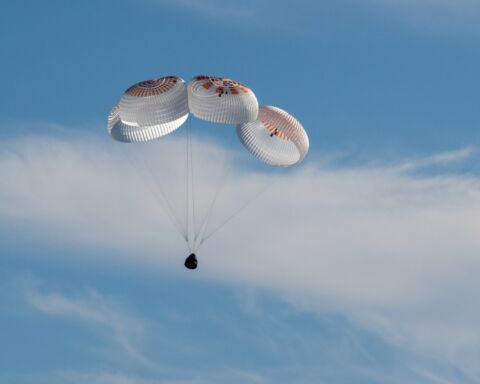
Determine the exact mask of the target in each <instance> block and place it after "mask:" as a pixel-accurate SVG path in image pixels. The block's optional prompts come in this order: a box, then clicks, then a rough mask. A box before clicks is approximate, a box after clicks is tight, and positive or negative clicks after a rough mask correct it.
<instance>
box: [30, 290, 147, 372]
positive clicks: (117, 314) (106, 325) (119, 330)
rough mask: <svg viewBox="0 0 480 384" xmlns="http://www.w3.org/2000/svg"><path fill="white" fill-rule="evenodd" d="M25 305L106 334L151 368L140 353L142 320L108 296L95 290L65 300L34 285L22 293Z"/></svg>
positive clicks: (117, 345) (135, 359) (134, 358)
mask: <svg viewBox="0 0 480 384" xmlns="http://www.w3.org/2000/svg"><path fill="white" fill-rule="evenodd" d="M25 294H26V298H27V301H28V303H29V304H30V305H31V306H32V307H34V308H35V309H37V310H39V311H41V312H44V313H46V314H49V315H53V316H62V317H69V318H72V319H74V320H77V321H81V322H84V323H87V324H89V325H94V326H97V327H100V328H101V329H103V330H106V331H108V332H107V333H108V337H109V338H110V339H111V340H113V342H114V344H115V349H116V350H118V347H120V348H121V350H122V351H123V353H124V354H125V355H126V356H127V357H128V358H129V359H133V360H134V361H136V362H138V363H141V364H143V365H146V366H152V363H151V362H150V361H148V360H147V359H146V358H145V357H144V356H143V354H142V353H141V351H140V348H139V346H138V345H139V344H140V343H141V341H142V340H143V336H144V324H143V321H142V320H141V319H140V318H138V317H135V316H132V315H131V314H129V313H127V312H126V311H125V310H124V309H122V308H121V307H120V306H119V305H118V304H117V303H116V301H115V299H113V298H111V297H106V296H104V295H102V294H100V293H98V292H96V291H94V290H89V291H87V292H86V293H85V294H84V295H82V296H77V297H68V296H65V295H64V294H62V293H60V292H49V293H45V292H42V291H40V290H38V289H36V288H33V286H31V287H29V289H27V290H26V292H25Z"/></svg>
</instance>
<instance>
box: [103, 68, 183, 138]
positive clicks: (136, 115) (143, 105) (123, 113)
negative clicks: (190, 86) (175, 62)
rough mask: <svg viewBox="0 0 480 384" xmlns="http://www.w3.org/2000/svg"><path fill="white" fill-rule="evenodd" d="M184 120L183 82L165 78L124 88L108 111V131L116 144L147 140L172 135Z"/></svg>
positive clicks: (173, 78) (177, 79)
mask: <svg viewBox="0 0 480 384" xmlns="http://www.w3.org/2000/svg"><path fill="white" fill-rule="evenodd" d="M187 118H188V94H187V87H186V85H185V81H184V80H183V79H181V78H180V77H177V76H166V77H161V78H159V79H154V80H146V81H142V82H140V83H137V84H135V85H133V86H131V87H130V88H128V89H127V90H126V91H125V93H124V94H123V96H122V98H121V99H120V102H119V103H118V104H117V105H116V106H114V107H113V109H112V111H111V112H110V115H109V117H108V132H109V133H110V135H111V136H112V137H113V138H114V139H115V140H118V141H124V142H141V141H148V140H153V139H158V138H159V137H162V136H165V135H167V134H169V133H171V132H173V131H174V130H176V129H177V128H179V127H180V126H181V125H182V124H183V123H184V122H185V121H186V120H187Z"/></svg>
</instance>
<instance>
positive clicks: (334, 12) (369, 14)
mask: <svg viewBox="0 0 480 384" xmlns="http://www.w3.org/2000/svg"><path fill="white" fill-rule="evenodd" d="M145 1H148V2H149V3H151V4H154V5H155V4H157V5H162V6H168V7H173V8H176V9H181V10H184V11H187V12H191V13H193V14H196V15H198V16H199V17H203V18H206V19H207V20H209V22H216V23H218V24H219V26H221V27H225V26H228V25H234V26H235V25H236V26H244V27H247V28H254V29H258V28H265V29H273V30H275V31H284V32H290V33H292V32H295V33H297V32H300V31H303V32H308V33H309V34H310V35H311V34H312V31H314V30H315V29H316V28H318V24H317V21H318V20H325V21H326V20H328V19H329V18H331V17H334V18H335V17H337V18H339V20H343V19H342V18H343V17H347V19H348V20H350V19H351V17H352V15H355V14H358V15H359V19H361V20H363V21H365V20H366V19H371V21H374V22H375V21H383V20H384V19H389V20H392V21H393V20H394V21H396V22H398V23H400V24H406V25H408V26H412V27H415V28H416V29H419V30H424V31H425V30H426V31H436V32H439V31H445V30H447V31H449V32H455V33H456V32H458V31H459V30H460V31H464V32H465V31H467V32H472V31H474V30H477V31H478V28H477V25H478V20H479V19H480V5H479V3H478V1H475V0H458V1H453V0H418V1H415V0H360V1H357V0H341V1H338V2H335V3H331V2H318V1H312V0H301V1H296V2H282V3H279V2H274V1H272V0H261V1H246V2H237V1H230V0H227V1H220V0H207V1H202V2H198V1H193V0H180V1H172V0H145ZM312 16H315V17H312ZM345 22H346V21H341V23H342V24H343V23H345ZM323 24H325V23H323ZM322 31H324V30H323V29H322Z"/></svg>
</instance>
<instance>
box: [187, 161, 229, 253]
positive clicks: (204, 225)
mask: <svg viewBox="0 0 480 384" xmlns="http://www.w3.org/2000/svg"><path fill="white" fill-rule="evenodd" d="M225 157H226V160H225V163H224V166H223V170H222V174H221V177H220V179H219V181H218V184H217V188H216V190H215V194H214V195H213V198H212V201H211V203H210V206H209V207H208V211H207V214H206V215H205V218H204V220H203V222H202V224H201V225H200V228H199V232H198V236H196V237H195V243H194V251H196V250H198V248H200V245H201V244H202V243H203V236H204V234H205V232H206V231H207V229H208V224H209V223H210V217H211V216H212V213H213V209H214V207H215V203H216V202H217V200H218V197H219V196H220V194H221V192H222V190H223V187H224V186H225V182H226V180H227V178H228V175H229V174H230V171H231V169H232V164H233V161H232V159H231V155H230V156H229V155H228V154H225Z"/></svg>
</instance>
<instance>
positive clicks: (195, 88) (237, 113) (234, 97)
mask: <svg viewBox="0 0 480 384" xmlns="http://www.w3.org/2000/svg"><path fill="white" fill-rule="evenodd" d="M188 106H189V108H190V111H191V112H192V114H193V115H194V116H196V117H198V118H199V119H202V120H207V121H210V122H213V123H224V124H241V123H246V122H249V121H254V120H255V119H256V118H257V115H258V102H257V98H256V97H255V94H254V93H253V91H252V90H251V89H250V88H248V87H247V86H245V85H243V84H241V83H239V82H237V81H234V80H231V79H226V78H223V77H213V76H203V75H201V76H195V77H194V78H193V79H192V80H190V83H189V84H188Z"/></svg>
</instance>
